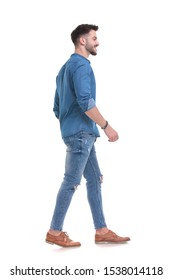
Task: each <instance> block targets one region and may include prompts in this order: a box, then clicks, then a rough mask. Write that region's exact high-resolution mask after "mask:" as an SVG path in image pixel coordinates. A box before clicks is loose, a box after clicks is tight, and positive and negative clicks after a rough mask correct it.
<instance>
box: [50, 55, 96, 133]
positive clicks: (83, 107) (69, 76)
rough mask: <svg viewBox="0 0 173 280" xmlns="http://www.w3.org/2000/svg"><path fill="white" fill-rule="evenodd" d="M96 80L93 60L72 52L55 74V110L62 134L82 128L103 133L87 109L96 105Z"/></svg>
mask: <svg viewBox="0 0 173 280" xmlns="http://www.w3.org/2000/svg"><path fill="white" fill-rule="evenodd" d="M95 99H96V83H95V77H94V73H93V70H92V68H91V65H90V61H89V60H88V59H86V58H85V57H83V56H81V55H79V54H76V53H74V54H72V55H71V57H70V58H69V60H68V61H67V62H66V63H65V64H64V65H63V66H62V68H61V69H60V71H59V73H58V76H57V77H56V92H55V98H54V108H53V111H54V113H55V116H56V117H57V118H58V119H59V121H60V129H61V134H62V137H67V136H71V135H74V134H76V133H78V132H79V131H81V130H84V131H87V132H89V133H93V134H94V135H95V136H96V137H98V136H100V134H99V130H98V128H97V126H96V124H95V122H94V121H92V120H91V119H90V118H89V117H88V116H87V115H86V114H85V112H86V111H88V110H90V109H92V108H93V107H95V106H96V103H95Z"/></svg>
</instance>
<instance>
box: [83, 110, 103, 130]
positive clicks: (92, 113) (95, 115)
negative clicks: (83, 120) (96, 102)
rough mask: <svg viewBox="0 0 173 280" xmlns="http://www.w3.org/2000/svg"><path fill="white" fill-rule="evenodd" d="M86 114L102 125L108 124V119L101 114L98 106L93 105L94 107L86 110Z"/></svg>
mask: <svg viewBox="0 0 173 280" xmlns="http://www.w3.org/2000/svg"><path fill="white" fill-rule="evenodd" d="M85 114H86V115H87V116H88V117H89V118H90V119H92V120H93V121H94V122H95V123H96V124H98V125H99V126H100V127H104V126H105V125H106V120H105V118H104V117H103V116H102V115H101V113H100V112H99V110H98V108H97V107H93V108H92V109H90V110H88V111H86V112H85Z"/></svg>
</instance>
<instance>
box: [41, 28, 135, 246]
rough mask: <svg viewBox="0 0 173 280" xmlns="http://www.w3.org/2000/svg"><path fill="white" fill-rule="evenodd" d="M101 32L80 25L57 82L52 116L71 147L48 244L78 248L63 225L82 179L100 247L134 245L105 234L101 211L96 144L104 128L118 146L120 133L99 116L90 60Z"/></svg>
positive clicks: (125, 238)
mask: <svg viewBox="0 0 173 280" xmlns="http://www.w3.org/2000/svg"><path fill="white" fill-rule="evenodd" d="M97 30H98V26H96V25H89V24H81V25H79V26H78V27H77V28H76V29H75V30H74V31H73V32H72V33H71V39H72V41H73V43H74V46H75V52H74V54H72V55H71V57H70V59H69V60H68V61H67V62H66V63H65V64H64V65H63V67H62V68H61V70H60V72H59V74H58V76H57V78H56V85H57V86H56V93H55V99H54V113H55V115H56V117H57V118H58V119H59V121H60V129H61V134H62V138H63V140H64V143H65V144H66V146H67V150H66V151H67V153H66V163H65V174H64V180H63V182H62V184H61V187H60V189H59V192H58V195H57V200H56V205H55V210H54V214H53V217H52V222H51V226H50V229H49V231H48V233H47V235H46V241H47V242H48V243H51V244H57V245H59V246H63V247H72V246H80V245H81V244H80V242H75V241H72V240H71V239H70V238H69V236H68V235H67V234H66V233H65V232H63V231H62V230H63V223H64V219H65V215H66V213H67V210H68V207H69V205H70V202H71V199H72V196H73V194H74V192H75V190H76V188H77V186H78V185H79V184H80V181H81V178H82V175H83V176H84V177H85V179H86V182H87V184H86V185H87V197H88V202H89V205H90V209H91V213H92V217H93V222H94V226H95V229H96V233H95V242H96V243H104V242H106V243H107V242H108V243H115V242H123V241H128V240H130V238H129V237H120V236H118V235H117V234H115V233H114V232H112V231H111V230H109V229H108V228H107V225H106V222H105V217H104V213H103V207H102V195H101V183H102V174H101V172H100V169H99V165H98V162H97V157H96V152H95V146H94V143H95V141H96V139H97V137H99V136H100V135H99V130H98V128H97V125H98V126H100V127H101V128H102V129H103V131H104V132H105V134H106V136H107V137H108V140H109V141H110V142H115V141H116V140H118V133H117V132H116V131H115V130H114V129H113V128H112V127H111V126H110V125H109V124H108V122H107V121H106V119H105V118H104V117H103V116H102V115H101V113H100V112H99V110H98V108H97V106H96V103H95V98H96V85H95V78H94V73H93V70H92V68H91V66H90V61H89V60H88V57H89V55H97V47H98V46H99V42H98V39H97V34H96V31H97Z"/></svg>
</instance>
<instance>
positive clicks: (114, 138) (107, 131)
mask: <svg viewBox="0 0 173 280" xmlns="http://www.w3.org/2000/svg"><path fill="white" fill-rule="evenodd" d="M104 132H105V134H106V136H107V137H108V139H109V141H110V142H115V141H117V140H118V138H119V136H118V133H117V132H116V131H115V130H114V129H113V128H112V127H111V126H110V125H109V124H108V126H107V127H106V128H105V129H104Z"/></svg>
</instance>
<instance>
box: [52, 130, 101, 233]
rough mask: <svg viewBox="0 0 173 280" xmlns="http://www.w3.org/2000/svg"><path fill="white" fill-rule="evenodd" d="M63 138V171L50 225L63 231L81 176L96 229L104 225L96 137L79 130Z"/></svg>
mask: <svg viewBox="0 0 173 280" xmlns="http://www.w3.org/2000/svg"><path fill="white" fill-rule="evenodd" d="M63 140H64V142H65V144H66V146H67V149H66V152H67V153H66V161H65V174H64V180H63V182H62V184H61V187H60V189H59V192H58V195H57V199H56V205H55V210H54V214H53V217H52V222H51V227H50V228H51V229H53V230H59V231H62V228H63V224H64V219H65V216H66V213H67V210H68V208H69V205H70V202H71V199H72V197H73V194H74V192H75V190H76V188H77V186H78V185H79V184H80V182H81V178H82V176H84V178H85V179H86V186H87V198H88V202H89V205H90V209H91V213H92V217H93V222H94V226H95V229H99V228H103V227H106V223H105V218H104V214H103V207H102V195H101V183H102V174H101V172H100V169H99V165H98V162H97V157H96V152H95V147H94V143H95V141H96V137H95V136H94V135H93V134H91V133H88V132H85V131H80V132H79V133H77V134H75V135H73V136H70V137H65V138H64V139H63Z"/></svg>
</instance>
